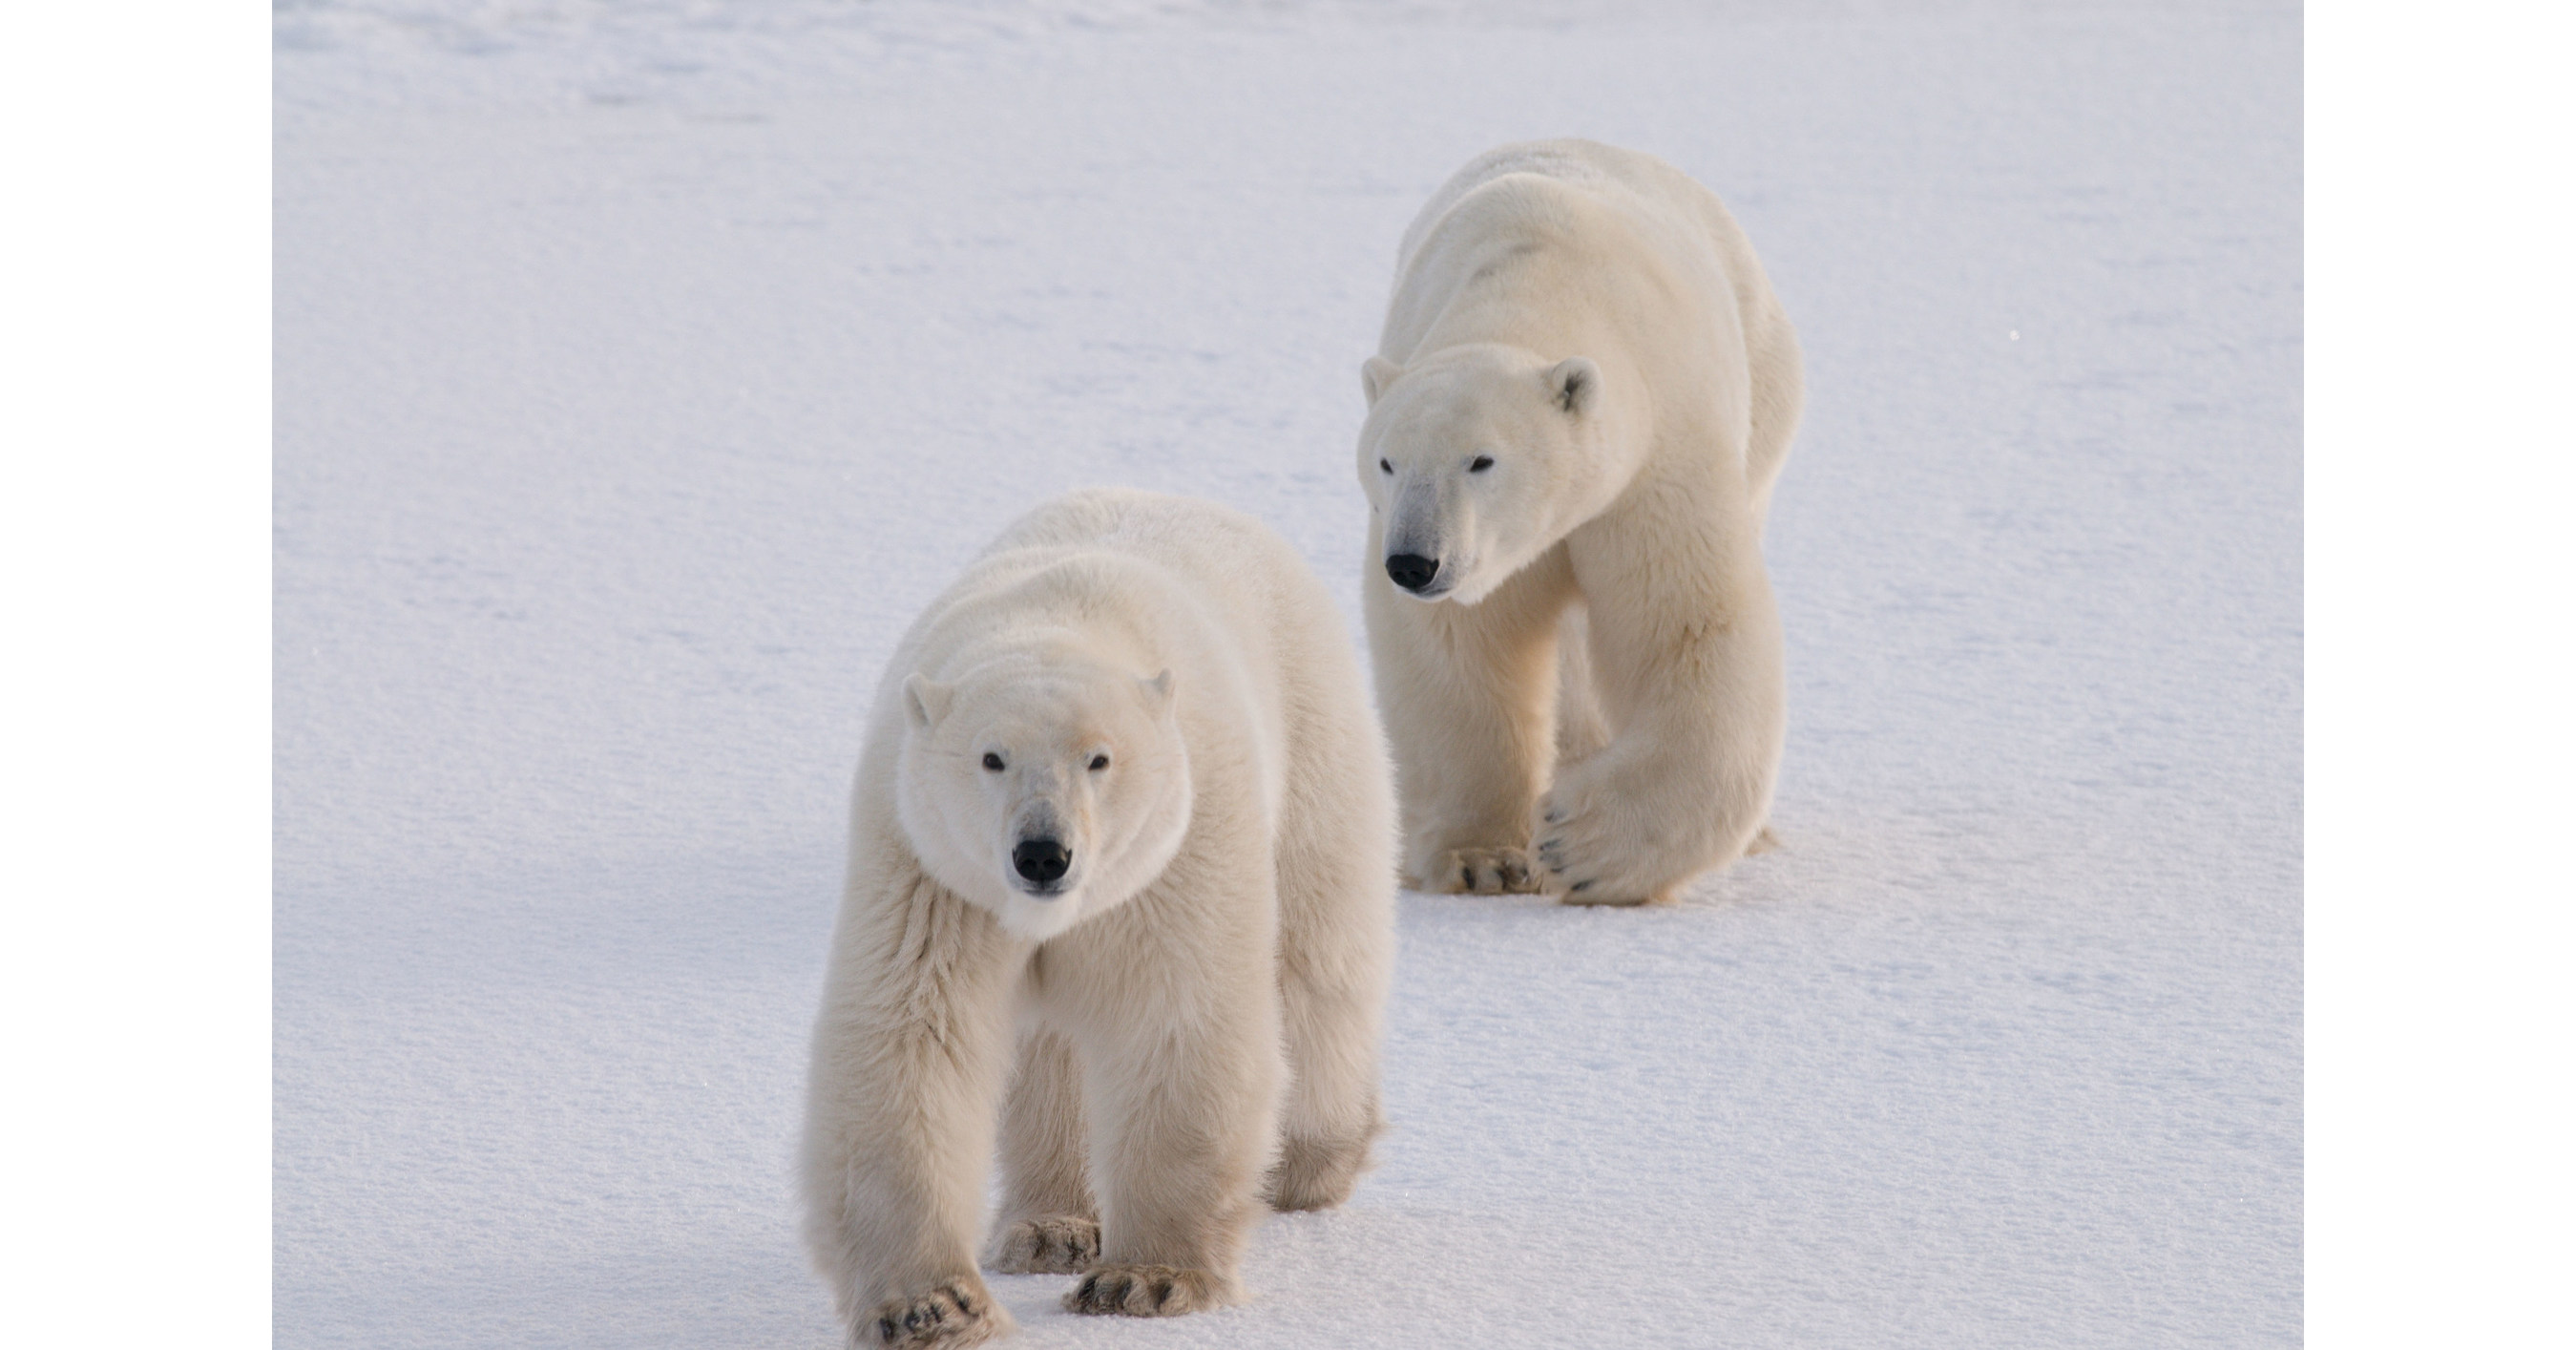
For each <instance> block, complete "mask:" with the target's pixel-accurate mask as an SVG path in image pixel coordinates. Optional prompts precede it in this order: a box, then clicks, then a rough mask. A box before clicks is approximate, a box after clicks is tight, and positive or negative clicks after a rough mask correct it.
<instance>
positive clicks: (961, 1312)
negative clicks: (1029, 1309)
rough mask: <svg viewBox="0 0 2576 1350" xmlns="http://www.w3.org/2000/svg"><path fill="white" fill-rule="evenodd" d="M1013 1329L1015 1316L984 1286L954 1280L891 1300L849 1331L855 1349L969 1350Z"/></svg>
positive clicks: (981, 1283)
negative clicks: (970, 1347) (889, 1347)
mask: <svg viewBox="0 0 2576 1350" xmlns="http://www.w3.org/2000/svg"><path fill="white" fill-rule="evenodd" d="M1010 1329H1011V1315H1010V1314H1009V1313H1006V1312H1004V1311H1002V1305H1001V1304H999V1303H997V1302H995V1301H994V1300H993V1296H992V1294H991V1293H989V1292H987V1291H986V1290H985V1288H984V1285H983V1282H982V1281H980V1280H950V1281H949V1282H948V1283H946V1284H943V1285H941V1286H939V1287H938V1288H936V1289H932V1290H929V1291H927V1292H925V1293H920V1294H914V1295H912V1296H910V1297H907V1298H892V1299H887V1300H886V1301H885V1302H883V1303H880V1304H878V1305H877V1306H876V1307H875V1308H873V1309H870V1310H869V1312H868V1314H867V1315H866V1316H865V1317H862V1318H860V1319H859V1320H858V1324H857V1325H856V1326H854V1327H852V1328H850V1332H851V1335H850V1343H851V1344H853V1345H867V1346H901V1347H904V1350H964V1347H966V1346H970V1345H982V1344H983V1343H984V1342H986V1341H989V1340H991V1339H993V1338H994V1337H996V1336H999V1335H1001V1334H1002V1333H1003V1332H1006V1331H1009V1330H1010Z"/></svg>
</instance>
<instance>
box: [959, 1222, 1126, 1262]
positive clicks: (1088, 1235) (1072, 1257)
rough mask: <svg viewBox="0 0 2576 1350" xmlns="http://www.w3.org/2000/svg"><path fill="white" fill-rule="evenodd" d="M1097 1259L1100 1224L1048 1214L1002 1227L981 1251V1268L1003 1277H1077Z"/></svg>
mask: <svg viewBox="0 0 2576 1350" xmlns="http://www.w3.org/2000/svg"><path fill="white" fill-rule="evenodd" d="M1099 1259H1100V1221H1099V1220H1098V1219H1086V1218H1083V1217H1082V1216H1080V1215H1078V1214H1049V1215H1047V1216H1045V1217H1043V1218H1036V1219H1022V1220H1020V1221H1019V1222H1017V1223H1012V1224H1005V1225H1003V1227H1002V1230H1001V1231H1000V1232H998V1233H995V1234H994V1235H993V1242H992V1245H991V1246H989V1247H987V1248H985V1249H984V1268H985V1269H986V1270H998V1271H1000V1272H1002V1273H1003V1274H1005V1275H1079V1274H1081V1273H1082V1272H1083V1271H1084V1270H1086V1269H1089V1268H1090V1266H1091V1263H1092V1262H1094V1261H1097V1260H1099Z"/></svg>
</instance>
